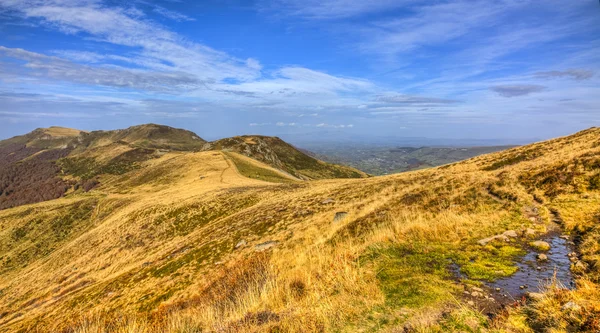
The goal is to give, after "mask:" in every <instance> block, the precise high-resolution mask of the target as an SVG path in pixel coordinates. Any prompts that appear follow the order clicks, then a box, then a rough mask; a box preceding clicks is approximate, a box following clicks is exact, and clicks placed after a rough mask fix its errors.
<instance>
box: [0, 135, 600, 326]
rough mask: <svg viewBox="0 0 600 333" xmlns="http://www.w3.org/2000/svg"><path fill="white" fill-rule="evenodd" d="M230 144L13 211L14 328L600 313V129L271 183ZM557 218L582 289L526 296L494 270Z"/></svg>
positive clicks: (7, 296)
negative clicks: (394, 171)
mask: <svg viewBox="0 0 600 333" xmlns="http://www.w3.org/2000/svg"><path fill="white" fill-rule="evenodd" d="M230 154H234V153H232V152H219V151H204V152H196V153H184V152H176V151H172V152H167V153H165V154H163V155H161V156H158V157H157V158H153V159H149V160H146V161H143V162H140V168H138V169H135V170H132V171H130V172H127V173H125V174H106V175H103V176H102V178H101V185H100V186H99V187H97V188H95V189H93V190H92V191H90V192H88V193H79V192H78V193H73V194H69V195H67V196H66V197H64V198H60V199H57V200H52V201H48V202H43V203H38V204H33V205H27V206H22V207H17V208H11V209H6V210H3V211H0V224H1V227H0V254H1V259H0V290H2V292H1V293H0V314H1V315H0V331H6V332H9V331H10V332H14V331H22V332H30V331H35V330H36V329H37V330H38V331H41V332H46V331H52V332H57V331H58V332H61V331H62V330H66V331H67V332H89V331H98V330H100V329H102V330H104V329H106V330H108V331H109V332H131V331H136V332H198V331H201V332H315V331H320V332H340V331H341V332H355V331H382V332H397V331H412V330H414V331H434V332H448V331H481V332H485V331H490V332H517V331H518V332H534V331H535V332H539V331H551V330H554V331H561V330H562V331H564V330H569V331H590V332H594V331H597V330H598V329H599V328H600V327H598V318H600V304H599V302H598V299H600V289H598V283H600V280H599V276H600V273H599V272H600V266H599V265H598V256H599V253H600V248H599V247H598V239H599V238H598V237H600V233H599V230H598V216H600V208H599V207H600V188H599V186H598V178H599V176H598V175H599V173H600V129H596V128H593V129H590V130H586V131H583V132H580V133H577V134H575V135H573V136H570V137H565V138H559V139H556V140H551V141H547V142H542V143H538V144H534V145H530V146H524V147H519V148H515V149H511V150H508V151H506V152H500V153H494V154H490V155H485V156H480V157H477V158H474V159H471V160H468V161H464V162H460V163H456V164H453V165H447V166H444V167H439V168H435V169H428V170H422V171H415V172H409V173H405V174H399V175H392V176H385V177H373V178H367V179H335V180H321V181H312V182H297V181H296V182H291V183H273V182H266V181H262V180H259V179H250V178H248V177H244V176H243V175H241V174H240V172H238V170H237V169H236V168H235V167H234V163H233V162H232V161H231V160H230V158H231V156H235V155H230ZM239 158H243V157H242V156H240V157H239ZM248 161H251V162H252V163H253V166H254V167H259V168H264V169H267V168H269V167H266V166H262V167H261V163H260V162H258V161H254V160H248ZM554 221H558V223H559V224H560V228H561V229H562V231H561V232H564V233H565V234H566V237H567V238H569V240H570V241H574V244H575V245H574V246H575V251H574V252H575V254H572V255H571V256H570V257H571V258H574V259H573V264H572V269H571V272H572V274H574V275H573V276H574V278H575V285H576V286H577V289H575V290H568V289H566V288H564V287H561V286H560V284H551V285H550V286H549V287H548V290H547V291H546V293H545V294H538V295H535V297H533V296H532V298H530V299H529V300H528V301H526V302H521V301H518V302H516V303H517V305H518V306H516V307H513V306H512V304H513V303H515V301H514V299H516V300H519V299H520V295H519V294H515V295H511V297H504V296H502V294H503V293H508V290H501V291H500V292H496V291H495V290H494V284H493V283H494V281H499V280H503V279H510V278H511V277H512V276H513V275H514V274H515V272H517V271H518V270H519V268H520V267H521V268H523V267H527V266H528V265H527V264H526V263H521V260H522V259H521V258H523V256H525V255H527V256H529V254H530V253H533V254H535V253H536V251H539V250H536V248H534V247H532V246H531V245H530V243H531V242H533V241H535V240H539V239H546V238H545V237H554V236H552V233H556V232H558V231H550V234H548V235H547V232H548V231H549V230H552V228H554V227H555V224H554V223H555V222H554ZM556 236H558V235H556ZM556 238H558V237H556ZM553 239H554V238H553ZM484 240H485V242H484ZM552 246H557V245H555V244H554V243H552ZM551 252H552V251H550V252H549V253H548V255H549V256H550V257H552V256H553V254H552V253H551ZM564 259H566V260H567V262H568V258H566V254H565V258H564ZM534 260H535V259H534ZM534 266H538V267H540V271H546V272H548V274H549V276H550V277H551V276H552V270H553V267H552V266H553V263H552V262H542V261H540V262H538V263H535V264H534ZM523 269H524V268H523ZM534 271H535V269H534ZM540 282H542V283H544V281H540ZM565 282H566V281H565ZM536 284H537V283H535V284H533V283H531V284H529V288H528V289H523V291H525V290H534V287H535V285H536ZM567 285H568V284H567ZM523 287H524V288H525V286H523ZM542 291H544V290H542ZM517 292H520V291H519V288H518V287H517ZM513 297H514V299H513ZM501 305H502V306H507V307H506V308H505V310H501V309H502V307H501ZM488 315H489V316H488ZM489 318H494V319H493V320H490V319H489Z"/></svg>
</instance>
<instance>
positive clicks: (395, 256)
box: [370, 244, 458, 308]
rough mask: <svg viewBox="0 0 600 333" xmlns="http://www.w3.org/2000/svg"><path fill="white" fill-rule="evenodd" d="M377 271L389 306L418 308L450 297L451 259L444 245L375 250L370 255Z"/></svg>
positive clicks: (399, 246)
mask: <svg viewBox="0 0 600 333" xmlns="http://www.w3.org/2000/svg"><path fill="white" fill-rule="evenodd" d="M370 257H371V259H373V260H375V261H376V262H377V266H378V268H379V270H378V273H377V279H378V280H379V283H380V287H381V289H382V291H383V292H384V294H385V298H386V303H387V304H388V305H389V306H392V307H409V308H420V307H423V306H428V305H432V304H435V303H438V302H442V301H445V300H448V299H450V298H451V296H452V294H453V293H455V292H457V290H458V289H457V286H456V285H455V284H454V283H453V282H452V281H451V280H450V278H451V273H450V272H449V271H448V265H449V262H450V259H451V256H449V255H448V254H447V251H446V250H445V249H444V247H443V246H435V245H427V244H410V245H397V246H390V247H387V248H383V249H377V250H375V251H374V252H373V253H371V254H370Z"/></svg>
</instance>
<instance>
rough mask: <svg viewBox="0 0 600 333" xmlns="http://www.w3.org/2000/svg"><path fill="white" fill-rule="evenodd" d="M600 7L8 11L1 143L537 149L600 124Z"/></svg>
mask: <svg viewBox="0 0 600 333" xmlns="http://www.w3.org/2000/svg"><path fill="white" fill-rule="evenodd" d="M599 111H600V4H599V3H598V1H597V0H568V1H566V0H546V1H534V0H496V1H489V0H456V1H446V0H437V1H431V0H427V1H426V0H371V1H353V0H272V1H268V0H257V1H241V0H240V1H237V0H206V1H178V0H162V1H151V0H134V1H124V0H106V1H103V0H0V138H6V137H10V136H13V135H17V134H22V133H25V132H28V131H30V130H32V129H34V128H36V127H47V126H51V125H60V126H67V127H76V128H80V129H86V130H94V129H114V128H123V127H127V126H130V125H135V124H141V123H148V122H154V123H161V124H167V125H171V126H177V127H184V128H187V129H190V130H193V131H195V132H196V133H198V134H199V135H200V136H202V137H204V138H206V139H215V138H219V137H225V136H231V135H237V134H266V135H280V136H282V137H284V138H289V139H290V140H292V141H294V139H297V140H300V138H304V139H306V138H312V139H317V140H318V139H319V138H321V137H322V138H328V139H331V140H335V139H336V138H339V139H340V140H342V139H343V138H348V137H361V138H365V140H368V139H369V138H378V137H386V138H402V137H430V138H453V139H458V138H475V139H504V140H506V141H507V142H508V141H510V140H523V139H525V140H527V139H542V138H549V137H553V136H558V135H566V134H569V133H571V132H575V131H578V130H581V129H584V128H588V127H591V126H598V125H600V112H599Z"/></svg>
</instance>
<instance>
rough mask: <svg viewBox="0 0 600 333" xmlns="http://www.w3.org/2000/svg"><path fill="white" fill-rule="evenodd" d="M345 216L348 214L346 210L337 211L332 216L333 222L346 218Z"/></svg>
mask: <svg viewBox="0 0 600 333" xmlns="http://www.w3.org/2000/svg"><path fill="white" fill-rule="evenodd" d="M346 216H348V213H347V212H337V213H335V216H334V217H333V222H338V221H341V220H343V219H344V218H346Z"/></svg>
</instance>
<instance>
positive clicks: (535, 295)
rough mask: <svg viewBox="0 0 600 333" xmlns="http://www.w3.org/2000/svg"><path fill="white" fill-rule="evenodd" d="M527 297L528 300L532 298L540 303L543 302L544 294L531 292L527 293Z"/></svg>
mask: <svg viewBox="0 0 600 333" xmlns="http://www.w3.org/2000/svg"><path fill="white" fill-rule="evenodd" d="M527 297H528V298H530V299H532V300H534V301H539V300H541V299H542V298H544V294H542V293H531V292H529V293H527Z"/></svg>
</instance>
